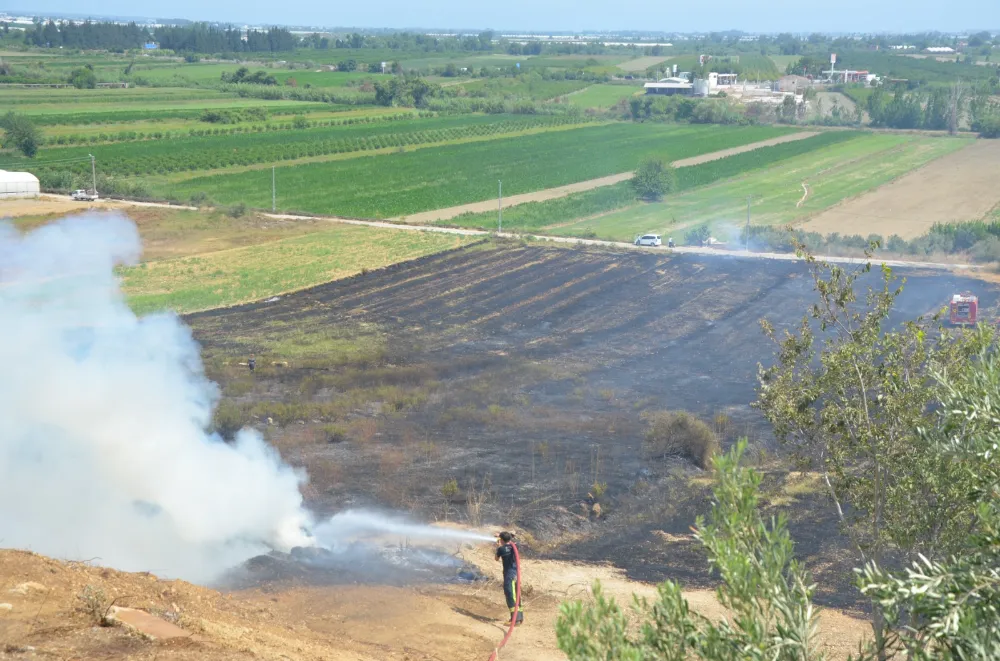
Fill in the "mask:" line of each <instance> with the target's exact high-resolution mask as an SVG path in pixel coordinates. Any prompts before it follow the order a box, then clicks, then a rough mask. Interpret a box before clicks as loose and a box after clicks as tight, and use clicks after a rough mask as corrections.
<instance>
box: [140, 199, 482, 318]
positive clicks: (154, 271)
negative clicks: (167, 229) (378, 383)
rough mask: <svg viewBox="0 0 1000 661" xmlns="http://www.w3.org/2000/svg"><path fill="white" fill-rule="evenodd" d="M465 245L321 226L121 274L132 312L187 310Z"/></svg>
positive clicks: (428, 236)
mask: <svg viewBox="0 0 1000 661" xmlns="http://www.w3.org/2000/svg"><path fill="white" fill-rule="evenodd" d="M192 213H195V212H192ZM240 222H242V221H240ZM469 242H470V239H469V238H468V237H462V236H456V235H448V234H433V233H430V232H404V231H399V230H391V229H375V228H370V227H358V226H353V225H336V224H325V225H323V226H321V228H320V229H318V231H313V232H311V233H308V234H304V235H302V236H294V237H291V238H285V239H281V240H278V241H271V242H269V243H266V244H264V245H254V246H249V247H238V248H230V249H225V250H219V251H215V252H210V253H201V254H198V255H194V256H185V257H178V258H174V259H165V260H161V261H155V262H147V263H143V264H141V265H140V266H137V267H134V268H128V269H124V270H123V272H122V274H123V280H124V288H125V292H126V294H127V295H128V297H129V300H130V303H131V305H132V307H133V308H135V309H136V310H137V311H139V312H149V311H153V310H160V309H165V308H169V309H173V310H176V311H178V312H192V311H195V310H205V309H208V308H214V307H222V306H227V305H235V304H237V303H243V302H247V301H254V300H260V299H264V298H268V297H270V296H275V295H278V294H283V293H286V292H289V291H294V290H297V289H302V288H305V287H309V286H312V285H316V284H320V283H323V282H329V281H331V280H337V279H339V278H344V277H347V276H351V275H355V274H358V273H361V272H362V271H364V270H366V269H367V270H370V269H377V268H382V267H384V266H388V265H390V264H394V263H396V262H400V261H403V260H407V259H413V258H416V257H421V256H424V255H428V254H431V253H435V252H439V251H442V250H447V249H450V248H457V247H459V246H461V245H464V244H466V243H469Z"/></svg>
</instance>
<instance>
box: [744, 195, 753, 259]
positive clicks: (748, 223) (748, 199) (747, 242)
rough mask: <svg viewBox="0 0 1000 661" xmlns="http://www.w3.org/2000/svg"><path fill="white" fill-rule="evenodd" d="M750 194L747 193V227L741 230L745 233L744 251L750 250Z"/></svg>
mask: <svg viewBox="0 0 1000 661" xmlns="http://www.w3.org/2000/svg"><path fill="white" fill-rule="evenodd" d="M751 198H752V196H751V195H747V228H746V229H745V230H744V231H743V234H745V235H746V251H747V252H750V200H751Z"/></svg>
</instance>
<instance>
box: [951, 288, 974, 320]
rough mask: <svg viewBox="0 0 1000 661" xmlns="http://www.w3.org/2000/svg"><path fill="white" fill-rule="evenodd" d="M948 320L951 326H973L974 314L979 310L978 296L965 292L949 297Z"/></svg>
mask: <svg viewBox="0 0 1000 661" xmlns="http://www.w3.org/2000/svg"><path fill="white" fill-rule="evenodd" d="M949 312H950V314H949V315H948V321H950V322H951V324H952V325H953V326H975V325H976V315H977V314H978V312H979V298H978V297H976V296H974V295H972V294H970V293H969V292H965V293H963V294H955V295H954V296H952V297H951V308H950V310H949Z"/></svg>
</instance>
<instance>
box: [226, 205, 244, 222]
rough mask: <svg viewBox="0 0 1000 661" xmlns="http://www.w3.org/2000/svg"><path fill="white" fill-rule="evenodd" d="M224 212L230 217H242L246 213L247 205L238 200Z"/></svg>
mask: <svg viewBox="0 0 1000 661" xmlns="http://www.w3.org/2000/svg"><path fill="white" fill-rule="evenodd" d="M226 213H227V214H229V217H230V218H242V217H243V216H245V215H247V205H246V203H245V202H238V203H236V204H234V205H233V206H231V207H229V210H228V211H226Z"/></svg>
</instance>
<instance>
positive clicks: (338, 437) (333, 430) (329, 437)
mask: <svg viewBox="0 0 1000 661" xmlns="http://www.w3.org/2000/svg"><path fill="white" fill-rule="evenodd" d="M321 432H322V434H323V440H324V441H326V442H327V443H343V442H344V441H346V440H347V429H345V428H344V427H341V426H340V425H324V426H323V428H322V429H321Z"/></svg>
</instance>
